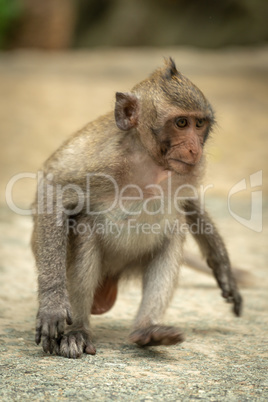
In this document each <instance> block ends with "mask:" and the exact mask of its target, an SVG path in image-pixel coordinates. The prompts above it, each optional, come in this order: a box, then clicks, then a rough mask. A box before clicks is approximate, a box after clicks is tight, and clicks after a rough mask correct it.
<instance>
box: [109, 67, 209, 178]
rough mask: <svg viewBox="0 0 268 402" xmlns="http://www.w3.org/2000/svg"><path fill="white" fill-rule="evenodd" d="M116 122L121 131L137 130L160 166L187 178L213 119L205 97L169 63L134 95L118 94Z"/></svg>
mask: <svg viewBox="0 0 268 402" xmlns="http://www.w3.org/2000/svg"><path fill="white" fill-rule="evenodd" d="M115 121H116V124H117V126H118V127H119V128H120V129H121V130H124V131H129V130H131V129H133V128H135V129H136V130H137V135H139V138H140V140H141V142H142V144H143V146H144V147H145V148H146V150H147V152H148V153H149V154H150V155H151V156H152V158H153V159H154V160H155V161H156V162H157V163H158V164H159V165H161V166H163V167H164V168H165V169H168V170H172V171H175V172H177V173H179V174H187V173H190V172H191V170H193V169H194V167H195V166H197V165H198V164H199V162H200V160H201V157H202V153H203V146H204V143H205V141H206V139H207V137H208V134H209V131H210V129H211V127H212V125H213V122H214V115H213V110H212V108H211V106H210V104H209V102H208V101H207V99H206V98H205V96H204V95H203V93H202V92H201V91H200V90H199V89H198V88H197V87H196V86H195V85H194V84H193V83H192V82H191V81H190V80H189V79H188V78H186V77H185V76H184V75H182V74H181V73H180V72H178V71H177V69H176V66H175V63H174V62H173V60H172V59H169V60H168V61H167V62H166V65H165V66H164V68H160V69H158V70H156V71H155V72H154V73H153V74H152V75H151V76H150V77H149V79H147V80H145V81H142V82H141V83H139V84H138V85H136V86H135V87H134V88H133V90H132V92H129V93H121V92H120V93H117V94H116V106H115Z"/></svg>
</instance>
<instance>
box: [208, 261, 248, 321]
mask: <svg viewBox="0 0 268 402" xmlns="http://www.w3.org/2000/svg"><path fill="white" fill-rule="evenodd" d="M207 263H208V266H209V267H210V268H212V270H213V273H214V276H215V278H216V280H217V283H218V285H219V287H220V289H221V290H222V297H223V298H224V299H226V300H227V303H232V304H233V312H234V314H235V315H237V316H238V317H239V316H241V314H242V304H243V300H242V297H241V295H240V293H239V291H238V289H237V285H236V281H235V279H234V277H233V274H232V270H231V267H230V265H229V264H225V263H219V261H218V260H216V259H214V258H213V257H211V258H208V259H207Z"/></svg>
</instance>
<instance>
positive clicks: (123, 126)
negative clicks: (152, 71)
mask: <svg viewBox="0 0 268 402" xmlns="http://www.w3.org/2000/svg"><path fill="white" fill-rule="evenodd" d="M115 97H116V102H115V110H114V116H115V121H116V124H117V127H118V128H120V130H124V131H127V130H130V129H131V128H132V127H136V126H137V125H138V98H137V97H136V96H135V95H134V94H131V93H127V92H116V95H115Z"/></svg>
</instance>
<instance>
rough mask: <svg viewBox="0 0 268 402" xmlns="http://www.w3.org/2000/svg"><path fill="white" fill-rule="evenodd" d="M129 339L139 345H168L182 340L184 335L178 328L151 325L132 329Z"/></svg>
mask: <svg viewBox="0 0 268 402" xmlns="http://www.w3.org/2000/svg"><path fill="white" fill-rule="evenodd" d="M130 340H131V341H132V342H134V343H137V344H138V345H139V346H159V345H165V346H168V345H176V344H177V343H181V342H183V341H184V336H183V334H182V332H181V330H180V329H179V328H175V327H168V326H160V325H151V326H150V327H147V328H141V329H137V330H135V331H133V332H132V333H131V334H130Z"/></svg>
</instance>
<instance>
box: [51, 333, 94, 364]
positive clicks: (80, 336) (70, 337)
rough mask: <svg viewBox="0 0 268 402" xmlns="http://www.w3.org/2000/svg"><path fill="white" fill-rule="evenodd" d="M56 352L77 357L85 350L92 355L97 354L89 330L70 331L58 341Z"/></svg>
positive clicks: (69, 356)
mask: <svg viewBox="0 0 268 402" xmlns="http://www.w3.org/2000/svg"><path fill="white" fill-rule="evenodd" d="M55 352H56V354H57V355H59V356H64V357H68V358H71V359H77V358H78V357H80V356H81V355H82V354H83V353H84V352H85V353H87V354H90V355H95V353H96V349H95V346H94V345H93V343H92V342H91V340H90V336H89V334H88V332H87V331H85V330H80V331H70V332H67V333H66V334H64V335H63V336H62V338H61V339H60V340H59V341H58V343H57V345H56V347H55Z"/></svg>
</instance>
